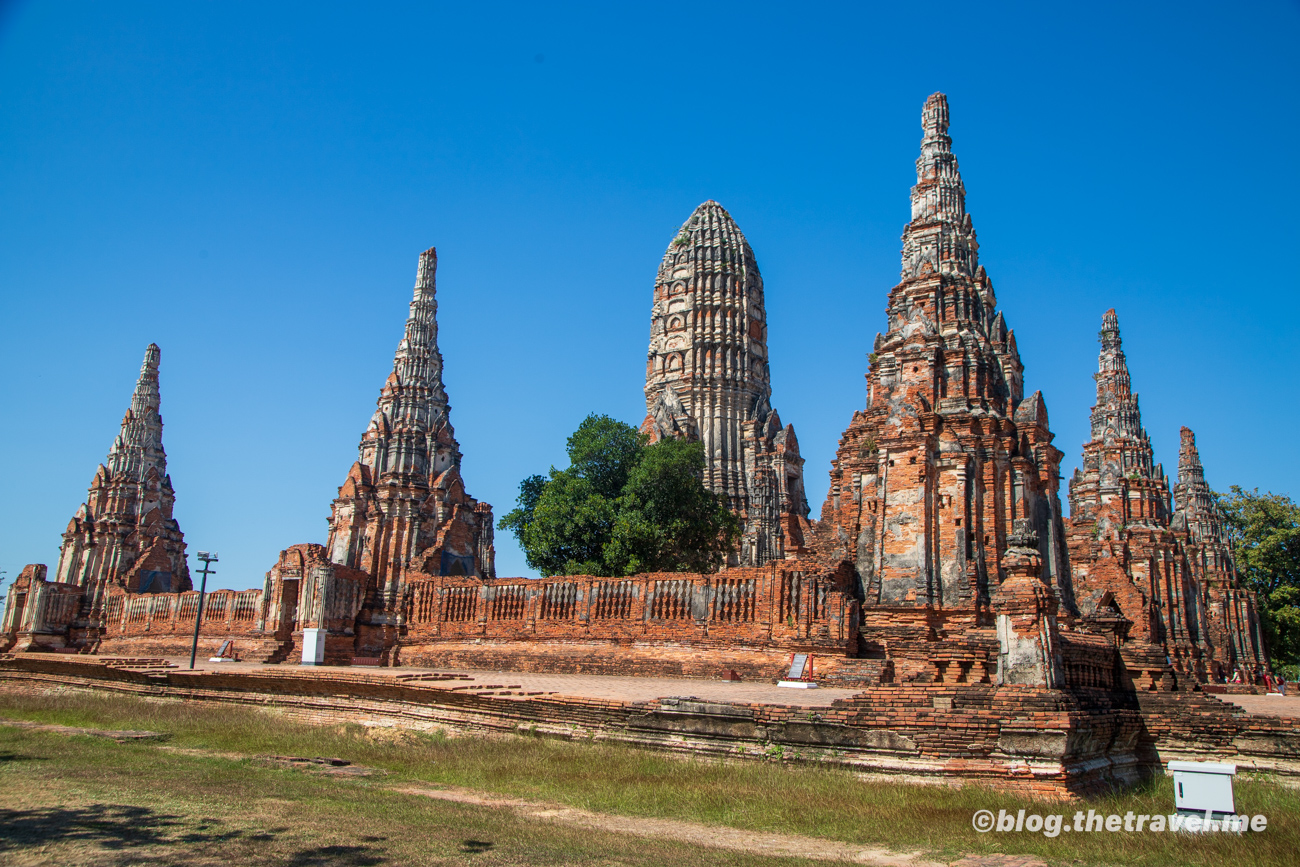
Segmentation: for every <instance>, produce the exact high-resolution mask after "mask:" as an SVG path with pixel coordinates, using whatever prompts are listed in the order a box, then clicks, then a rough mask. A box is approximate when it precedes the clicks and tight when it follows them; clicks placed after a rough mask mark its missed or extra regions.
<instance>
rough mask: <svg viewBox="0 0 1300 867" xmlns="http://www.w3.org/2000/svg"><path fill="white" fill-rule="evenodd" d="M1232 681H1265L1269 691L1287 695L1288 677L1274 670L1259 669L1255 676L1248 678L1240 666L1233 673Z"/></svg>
mask: <svg viewBox="0 0 1300 867" xmlns="http://www.w3.org/2000/svg"><path fill="white" fill-rule="evenodd" d="M1232 683H1263V684H1264V687H1265V688H1266V689H1267V690H1268V691H1269V692H1275V693H1277V694H1279V695H1286V677H1284V676H1283V675H1280V674H1273V673H1272V672H1267V671H1264V672H1261V671H1259V670H1258V669H1257V670H1256V671H1255V676H1254V677H1253V678H1248V677H1247V676H1246V674H1245V673H1244V672H1243V671H1242V669H1240V668H1238V669H1237V670H1236V671H1235V672H1233V674H1232Z"/></svg>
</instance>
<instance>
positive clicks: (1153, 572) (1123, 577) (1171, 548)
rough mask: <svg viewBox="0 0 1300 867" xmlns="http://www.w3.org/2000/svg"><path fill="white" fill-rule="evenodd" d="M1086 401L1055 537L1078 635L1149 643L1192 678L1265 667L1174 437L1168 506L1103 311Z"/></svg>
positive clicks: (1223, 540)
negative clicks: (1087, 425) (1091, 394)
mask: <svg viewBox="0 0 1300 867" xmlns="http://www.w3.org/2000/svg"><path fill="white" fill-rule="evenodd" d="M1100 338H1101V354H1100V357H1099V359H1098V364H1097V367H1098V370H1097V374H1096V380H1097V403H1096V405H1095V406H1094V407H1093V409H1092V439H1091V440H1089V441H1088V442H1087V443H1085V444H1084V447H1083V466H1082V467H1080V468H1079V469H1078V470H1076V471H1075V474H1074V477H1073V478H1072V479H1071V480H1070V518H1069V520H1068V521H1067V522H1066V539H1067V546H1068V549H1069V553H1070V568H1071V573H1072V577H1073V583H1074V591H1075V596H1076V599H1077V600H1078V604H1079V608H1080V613H1081V614H1082V616H1083V618H1084V621H1085V623H1087V625H1088V627H1089V628H1091V629H1093V630H1095V631H1098V632H1111V633H1113V634H1115V635H1116V637H1117V638H1118V639H1121V640H1126V641H1134V642H1142V643H1147V644H1151V645H1154V646H1156V647H1158V648H1159V649H1160V650H1161V651H1162V652H1163V654H1164V655H1165V657H1166V658H1167V661H1168V665H1169V666H1170V668H1172V670H1173V671H1175V672H1177V673H1179V674H1181V675H1184V676H1186V677H1189V678H1194V679H1198V680H1201V681H1205V680H1215V681H1223V680H1226V679H1228V678H1230V677H1232V675H1233V674H1234V673H1239V674H1240V675H1241V678H1242V679H1243V680H1245V681H1247V682H1253V681H1255V680H1256V679H1257V678H1258V677H1259V675H1261V674H1262V673H1263V671H1264V670H1265V669H1266V665H1267V660H1266V658H1265V656H1264V650H1263V640H1262V635H1261V631H1260V623H1259V614H1258V610H1257V608H1256V600H1255V597H1254V594H1252V593H1251V592H1249V591H1248V590H1245V589H1243V588H1242V587H1241V586H1240V582H1239V581H1238V579H1237V574H1236V569H1235V567H1234V566H1233V563H1232V552H1231V547H1230V545H1229V543H1228V538H1227V532H1226V525H1225V521H1224V518H1223V515H1222V513H1221V511H1220V509H1219V507H1218V506H1217V504H1215V502H1214V500H1213V497H1212V495H1211V493H1210V488H1209V486H1208V485H1207V484H1206V482H1205V473H1204V470H1203V469H1202V467H1201V461H1200V456H1199V455H1198V454H1197V452H1196V441H1195V438H1194V437H1193V435H1192V432H1191V431H1190V430H1188V429H1187V428H1183V429H1182V443H1181V448H1180V451H1179V458H1178V484H1177V485H1175V487H1174V495H1173V503H1172V508H1171V502H1170V492H1169V483H1168V480H1167V479H1166V477H1165V472H1164V469H1163V468H1162V467H1161V466H1160V465H1159V464H1156V463H1154V462H1153V458H1152V449H1151V441H1150V438H1149V437H1148V436H1147V432H1146V430H1145V429H1143V427H1142V415H1141V411H1140V409H1139V407H1138V396H1137V395H1136V394H1135V393H1134V392H1133V389H1132V382H1131V379H1130V375H1129V369H1128V362H1127V360H1126V359H1125V357H1124V350H1123V345H1122V341H1121V338H1120V331H1119V319H1118V317H1117V316H1116V315H1115V311H1114V310H1109V311H1107V312H1106V315H1105V316H1104V317H1103V318H1102V330H1101V334H1100Z"/></svg>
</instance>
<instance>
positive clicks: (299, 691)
mask: <svg viewBox="0 0 1300 867" xmlns="http://www.w3.org/2000/svg"><path fill="white" fill-rule="evenodd" d="M591 680H592V681H598V680H602V679H600V678H591ZM610 680H622V679H621V678H618V679H615V678H611V679H610ZM704 685H705V684H704V683H701V686H702V687H703V686H704ZM578 686H580V684H579V685H578ZM675 686H677V685H676V684H672V685H671V686H670V687H669V688H672V687H675ZM743 686H744V685H741V684H734V685H733V684H723V683H721V682H717V683H713V684H709V692H711V693H714V692H716V690H719V689H735V688H743ZM754 686H755V687H757V685H754ZM53 687H59V688H67V687H72V688H80V689H91V690H109V691H114V692H120V693H127V694H134V695H141V696H149V697H152V698H159V699H174V700H188V701H211V702H222V703H234V704H243V705H250V706H255V707H265V708H275V709H276V710H277V712H279V713H282V714H284V715H287V716H289V717H291V718H296V719H300V720H303V721H304V722H312V723H328V724H338V723H341V722H358V723H361V724H364V725H371V726H401V727H409V728H417V729H428V728H432V727H448V728H452V729H457V730H467V731H481V732H513V733H526V734H535V735H543V736H558V737H565V738H578V739H588V738H591V739H595V740H606V741H616V742H621V743H627V744H631V745H636V746H641V747H650V748H655V749H664V750H671V751H676V752H688V753H702V754H708V755H715V756H728V757H736V758H766V759H780V760H783V761H811V762H824V763H828V764H834V765H840V766H844V767H849V768H854V769H858V770H862V771H869V772H874V773H887V774H894V775H898V776H899V777H901V778H904V779H930V780H935V779H943V780H947V781H954V782H957V781H963V780H965V781H983V782H986V783H991V784H996V785H999V786H1008V787H1011V788H1013V789H1016V790H1019V791H1025V792H1032V793H1036V794H1038V795H1041V796H1044V797H1049V798H1069V797H1072V796H1076V795H1080V794H1085V793H1088V792H1093V791H1098V790H1102V789H1105V788H1108V787H1111V786H1114V785H1122V784H1125V783H1129V782H1132V781H1135V780H1137V779H1140V778H1141V777H1143V776H1145V775H1148V774H1150V773H1152V772H1153V771H1154V770H1155V769H1156V768H1157V767H1158V766H1159V765H1160V763H1161V762H1163V761H1167V760H1168V759H1169V758H1187V757H1193V756H1194V757H1197V758H1215V759H1222V760H1229V761H1233V762H1236V763H1237V764H1238V765H1239V766H1243V767H1244V769H1256V770H1261V771H1271V772H1275V773H1279V774H1285V775H1293V776H1300V735H1298V734H1297V723H1298V722H1300V720H1296V719H1291V718H1276V717H1264V716H1254V715H1250V714H1246V713H1245V712H1243V711H1241V710H1240V709H1239V708H1235V707H1232V706H1229V705H1226V704H1224V703H1223V702H1221V701H1219V700H1217V699H1214V698H1212V697H1209V696H1206V695H1203V694H1201V693H1170V692H1163V693H1146V694H1141V693H1139V694H1136V695H1134V696H1131V699H1132V700H1131V701H1128V702H1127V703H1125V702H1124V701H1117V700H1116V698H1115V694H1114V693H1112V692H1106V691H1097V692H1096V693H1095V694H1090V693H1087V692H1086V691H1084V692H1076V693H1074V694H1071V693H1066V692H1063V691H1059V690H1047V689H1039V688H1036V687H1026V686H992V685H988V684H910V683H909V684H890V685H883V686H877V687H873V688H871V689H867V690H865V691H862V692H859V693H856V694H852V695H849V696H848V697H843V698H831V696H827V695H820V696H814V695H807V694H804V693H803V692H802V691H801V692H800V693H799V694H797V695H795V694H791V693H793V692H794V691H790V690H787V691H781V692H784V693H785V695H784V696H783V697H782V698H783V700H780V699H777V698H776V697H775V696H773V697H771V698H766V697H764V699H763V700H745V701H737V700H731V701H728V700H725V699H723V698H701V697H698V696H681V695H677V696H661V697H656V698H653V699H644V698H638V699H635V700H624V699H617V698H598V697H593V696H583V695H564V694H559V693H547V692H545V691H540V690H529V689H524V688H523V687H522V685H521V684H520V683H519V681H518V680H512V679H511V676H510V674H508V673H505V674H501V675H500V676H499V679H498V682H496V683H484V682H482V680H481V679H480V680H475V679H474V678H473V677H471V676H468V675H465V674H460V673H451V672H445V673H436V672H428V671H425V672H409V673H408V672H405V671H402V670H400V669H396V670H395V669H387V670H385V671H383V672H378V671H373V670H370V671H361V670H357V669H328V668H292V669H286V668H284V667H262V666H251V665H246V664H239V663H235V664H231V665H230V666H229V667H227V666H220V667H217V668H216V669H215V670H199V671H194V672H190V671H187V670H183V669H177V668H165V667H162V666H161V665H160V664H159V662H158V661H157V660H106V659H96V658H89V657H75V656H65V655H54V654H38V655H20V656H14V657H10V658H7V659H0V688H3V689H5V690H10V691H40V690H46V689H50V688H53ZM767 688H769V687H767V686H764V689H767ZM770 689H772V690H773V691H776V688H775V687H770ZM700 691H703V690H700ZM827 692H830V691H829V690H827ZM835 692H837V693H839V694H841V695H843V694H844V692H845V691H840V690H836V691H835ZM530 693H532V694H530ZM737 697H738V698H739V696H737ZM828 698H830V699H831V700H830V701H829V702H827V701H826V700H827V699H828Z"/></svg>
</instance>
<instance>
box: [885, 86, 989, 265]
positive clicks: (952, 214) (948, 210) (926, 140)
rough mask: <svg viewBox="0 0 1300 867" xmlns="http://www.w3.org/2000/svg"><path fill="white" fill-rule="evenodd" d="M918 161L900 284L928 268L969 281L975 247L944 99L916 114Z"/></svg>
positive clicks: (937, 98) (940, 97)
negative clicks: (918, 118) (919, 146)
mask: <svg viewBox="0 0 1300 867" xmlns="http://www.w3.org/2000/svg"><path fill="white" fill-rule="evenodd" d="M921 129H922V131H923V136H922V138H921V156H920V157H918V158H917V160H916V186H914V187H912V221H911V222H910V223H909V224H908V226H907V229H906V230H905V232H904V234H903V274H902V276H903V278H904V279H906V278H908V277H913V276H916V275H917V274H919V273H920V271H921V269H922V268H923V267H924V266H925V265H926V264H927V263H928V264H929V265H930V266H931V267H932V268H933V269H934V270H935V271H939V272H941V273H945V274H952V273H957V274H962V275H965V276H966V277H974V276H975V270H976V268H977V267H978V266H979V243H978V242H977V241H976V240H975V229H974V228H973V227H972V226H971V220H970V215H969V214H967V213H966V187H965V185H964V184H962V181H961V172H960V171H959V170H958V168H957V157H956V156H955V155H954V154H953V152H952V138H951V137H950V136H949V135H948V97H946V96H944V95H943V94H942V93H936V94H934V95H933V96H931V97H930V98H929V99H927V100H926V101H925V108H924V109H923V110H922V112H921Z"/></svg>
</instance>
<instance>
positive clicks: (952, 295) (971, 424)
mask: <svg viewBox="0 0 1300 867" xmlns="http://www.w3.org/2000/svg"><path fill="white" fill-rule="evenodd" d="M922 129H923V134H924V136H923V138H922V141H921V156H920V158H919V159H918V160H917V162H916V178H917V182H916V186H914V187H913V188H912V219H911V222H910V223H908V225H907V228H906V229H905V230H904V232H903V251H902V282H900V283H899V284H898V285H897V286H895V287H894V288H893V289H892V290H891V291H890V293H889V302H888V307H887V313H888V317H889V327H888V330H887V331H886V332H885V333H884V334H877V335H876V340H875V351H874V352H873V353H872V354H871V369H870V372H869V373H868V374H867V408H866V409H865V410H864V411H859V412H857V413H855V414H854V417H853V420H852V422H851V423H850V425H849V428H848V429H847V430H846V431H845V433H844V435H843V437H842V438H841V439H840V444H839V449H838V452H837V454H836V457H835V460H834V462H833V464H832V468H831V480H830V481H831V486H830V492H829V494H828V497H827V500H826V504H825V505H824V507H823V508H822V520H821V524H820V525H819V527H818V531H817V547H818V549H819V551H820V552H821V553H822V554H823V555H824V556H829V557H831V558H833V559H847V560H850V561H852V562H853V563H854V564H855V566H856V569H857V573H858V578H859V580H860V582H861V587H860V593H861V594H862V598H863V600H864V608H863V616H864V630H863V634H864V637H867V636H870V635H871V633H872V627H873V623H875V622H876V621H877V619H880V621H881V622H885V621H892V622H898V621H897V616H896V615H895V614H893V613H887V610H890V609H892V611H894V612H897V611H898V610H899V608H900V607H901V608H904V609H906V608H929V609H931V610H938V609H962V608H966V609H968V610H969V609H970V608H975V609H983V608H984V607H985V606H986V605H987V604H988V603H989V602H990V600H991V598H992V600H993V601H994V602H995V603H996V602H997V598H996V597H997V595H998V591H999V588H1000V587H1001V585H1002V584H1003V583H1004V582H1005V581H1006V580H1007V579H1008V577H1009V576H1010V575H1012V574H1014V575H1015V576H1016V581H1017V582H1018V583H1017V584H1016V591H1015V595H1016V598H1017V599H1019V598H1020V597H1023V599H1021V601H1020V602H1017V603H1015V604H1017V605H1020V604H1021V603H1023V604H1025V605H1030V606H1032V607H1034V608H1035V610H1037V611H1038V612H1039V614H1040V615H1042V616H1044V617H1049V619H1050V618H1052V617H1054V616H1055V610H1056V606H1057V605H1060V606H1061V608H1062V612H1063V614H1069V613H1070V612H1071V611H1072V608H1073V599H1072V594H1071V592H1070V586H1069V576H1068V573H1067V570H1066V563H1065V551H1064V545H1063V527H1062V523H1061V513H1060V511H1061V510H1060V503H1059V498H1058V493H1057V491H1058V480H1057V472H1058V467H1059V464H1060V459H1061V452H1060V451H1058V450H1057V449H1056V448H1055V447H1054V446H1053V445H1052V439H1053V434H1052V433H1051V430H1050V429H1049V427H1048V420H1047V407H1046V405H1045V404H1044V402H1043V398H1042V395H1041V393H1037V392H1035V393H1034V394H1033V395H1030V396H1029V397H1028V398H1026V397H1025V396H1024V387H1023V379H1022V374H1023V366H1022V365H1021V362H1020V355H1019V352H1018V351H1017V349H1016V339H1015V336H1014V334H1013V333H1012V332H1011V331H1010V330H1009V329H1008V328H1007V325H1006V321H1005V320H1004V318H1003V315H1002V314H1001V313H999V312H997V311H996V299H995V297H994V293H993V283H992V281H991V280H990V279H989V277H988V275H987V274H986V273H985V270H984V268H983V266H981V265H979V262H978V251H979V244H978V242H977V241H976V238H975V230H974V228H973V227H972V225H971V218H970V215H969V214H968V213H966V202H965V188H964V187H963V185H962V180H961V175H960V173H959V172H958V168H957V159H956V157H955V156H954V155H953V153H952V149H951V145H952V140H951V138H949V136H948V101H947V98H946V97H945V96H944V95H943V94H939V93H936V94H935V95H933V96H931V97H930V98H929V99H928V100H927V101H926V103H925V108H924V111H923V113H922ZM1013 534H1014V537H1015V538H1014V541H1015V544H1014V545H1012V544H1011V543H1010V541H1009V537H1011V536H1012V535H1013ZM1030 548H1032V549H1033V551H1032V552H1030V551H1029V549H1030ZM1010 549H1014V551H1013V554H1014V556H1012V557H1011V559H1010V560H1008V559H1007V558H1008V556H1009V555H1008V551H1009V550H1010ZM1031 554H1032V556H1031ZM1011 567H1014V568H1011ZM1030 573H1032V574H1030ZM1031 579H1032V580H1031ZM1035 582H1037V583H1035ZM1037 587H1041V588H1042V591H1039V590H1037V589H1035V588H1037ZM1004 589H1005V590H1006V591H1007V593H1011V585H1010V584H1009V585H1008V586H1007V588H1004ZM1003 595H1005V594H1003ZM873 608H877V609H878V610H877V611H876V612H873ZM1048 608H1050V609H1051V611H1050V612H1049V611H1048ZM877 615H878V618H877ZM977 621H978V622H983V621H982V619H981V618H977ZM1053 622H1054V620H1053ZM931 626H932V624H931ZM999 628H1001V627H999ZM1004 649H1005V648H1004ZM1044 652H1046V651H1044ZM1047 664H1048V665H1049V667H1050V663H1047ZM1001 676H1003V677H1004V679H1005V678H1006V677H1007V674H1006V672H1005V671H1004V672H1003V675H1001ZM1046 682H1047V683H1049V685H1050V683H1051V682H1052V677H1051V676H1048V677H1047V678H1046Z"/></svg>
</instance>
